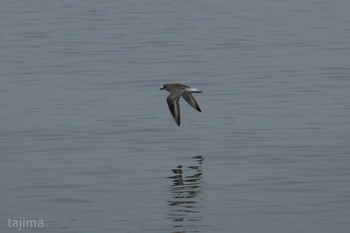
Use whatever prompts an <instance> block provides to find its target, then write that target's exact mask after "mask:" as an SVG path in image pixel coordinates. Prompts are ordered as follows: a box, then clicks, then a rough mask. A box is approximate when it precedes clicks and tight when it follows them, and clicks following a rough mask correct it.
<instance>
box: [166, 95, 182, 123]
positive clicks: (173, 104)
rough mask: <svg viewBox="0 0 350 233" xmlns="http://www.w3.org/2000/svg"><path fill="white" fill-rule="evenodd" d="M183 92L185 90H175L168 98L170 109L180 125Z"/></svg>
mask: <svg viewBox="0 0 350 233" xmlns="http://www.w3.org/2000/svg"><path fill="white" fill-rule="evenodd" d="M182 92H183V91H173V92H171V94H170V95H169V96H168V98H167V102H168V106H169V110H170V112H171V115H172V116H173V118H174V120H175V122H176V124H177V125H178V126H180V123H181V120H180V118H181V117H180V105H179V100H180V97H181V95H182Z"/></svg>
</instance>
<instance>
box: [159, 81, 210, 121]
mask: <svg viewBox="0 0 350 233" xmlns="http://www.w3.org/2000/svg"><path fill="white" fill-rule="evenodd" d="M160 90H166V91H168V92H170V95H169V96H168V97H167V102H168V106H169V110H170V112H171V115H172V116H173V118H174V120H175V122H176V124H177V125H178V126H180V124H181V120H180V105H179V101H180V97H181V96H182V97H183V98H184V99H185V100H186V102H187V103H188V104H189V105H191V106H192V107H193V108H194V109H196V110H197V111H198V112H202V110H201V109H200V107H199V105H198V103H197V101H196V99H195V98H194V97H193V96H192V94H191V93H202V92H203V91H202V90H199V89H196V88H192V87H189V86H187V85H184V84H180V83H167V84H164V85H163V87H162V88H160Z"/></svg>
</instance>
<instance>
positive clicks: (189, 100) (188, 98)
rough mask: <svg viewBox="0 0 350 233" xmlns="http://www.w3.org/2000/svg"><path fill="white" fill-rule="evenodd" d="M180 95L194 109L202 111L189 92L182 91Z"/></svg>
mask: <svg viewBox="0 0 350 233" xmlns="http://www.w3.org/2000/svg"><path fill="white" fill-rule="evenodd" d="M182 97H183V98H184V99H185V100H186V102H187V103H188V104H189V105H191V106H192V107H193V108H194V109H196V110H197V111H198V112H202V110H201V109H200V107H199V105H198V103H197V101H196V99H195V98H194V97H193V96H192V95H191V93H187V92H183V93H182Z"/></svg>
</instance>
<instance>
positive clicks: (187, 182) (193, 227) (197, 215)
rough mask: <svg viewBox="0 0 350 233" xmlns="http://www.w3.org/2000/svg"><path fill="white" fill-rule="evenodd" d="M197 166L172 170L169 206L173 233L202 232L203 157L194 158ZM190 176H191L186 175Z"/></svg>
mask: <svg viewBox="0 0 350 233" xmlns="http://www.w3.org/2000/svg"><path fill="white" fill-rule="evenodd" d="M193 159H194V160H195V162H196V164H195V165H193V166H186V167H183V166H182V165H179V166H177V167H176V168H175V169H172V170H171V171H172V172H173V175H172V176H169V177H168V179H171V180H172V185H171V186H170V193H171V200H170V201H168V206H170V207H171V209H170V213H169V214H168V215H169V218H170V219H171V220H172V227H173V229H174V230H175V229H176V230H175V231H173V233H180V232H181V233H185V232H201V231H200V228H201V227H202V226H201V224H200V222H201V221H202V207H201V202H203V199H202V194H203V190H202V184H201V180H202V177H203V172H202V167H201V165H202V164H203V160H204V158H203V155H197V156H194V157H193ZM186 174H189V175H186Z"/></svg>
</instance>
